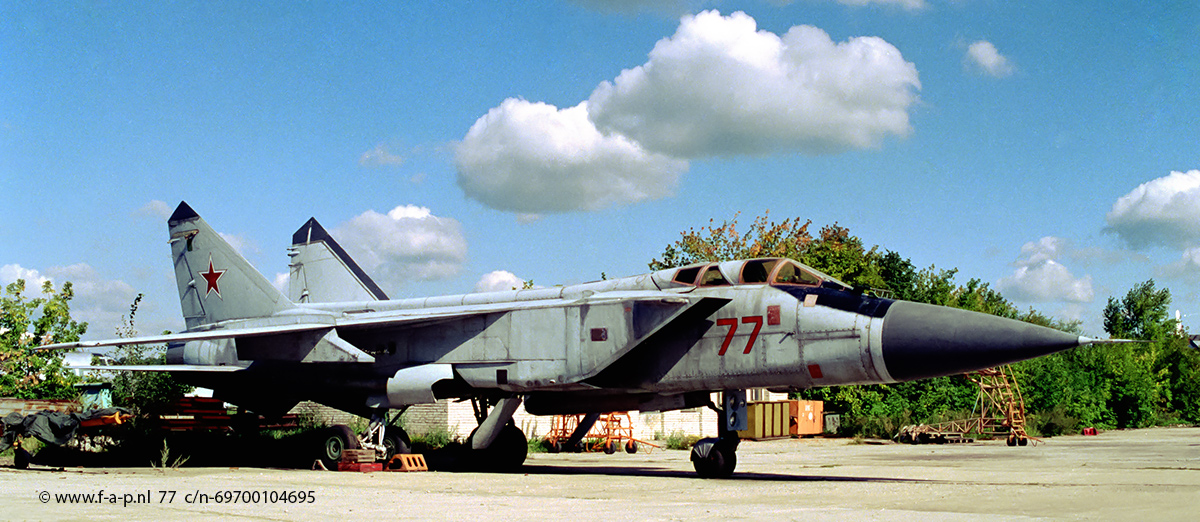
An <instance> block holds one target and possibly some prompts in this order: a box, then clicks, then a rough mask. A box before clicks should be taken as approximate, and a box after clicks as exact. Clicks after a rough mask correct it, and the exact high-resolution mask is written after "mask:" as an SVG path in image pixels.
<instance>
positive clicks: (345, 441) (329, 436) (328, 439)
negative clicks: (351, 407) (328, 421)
mask: <svg viewBox="0 0 1200 522" xmlns="http://www.w3.org/2000/svg"><path fill="white" fill-rule="evenodd" d="M318 447H319V448H320V454H319V456H318V458H319V459H321V463H322V464H324V465H325V468H326V469H332V470H336V469H337V465H338V462H340V461H341V460H342V451H343V450H348V449H358V448H359V445H358V436H357V435H355V434H354V430H352V429H350V427H349V426H346V425H344V424H338V425H337V426H331V427H330V428H328V429H325V430H322V431H321V438H320V445H319V446H318Z"/></svg>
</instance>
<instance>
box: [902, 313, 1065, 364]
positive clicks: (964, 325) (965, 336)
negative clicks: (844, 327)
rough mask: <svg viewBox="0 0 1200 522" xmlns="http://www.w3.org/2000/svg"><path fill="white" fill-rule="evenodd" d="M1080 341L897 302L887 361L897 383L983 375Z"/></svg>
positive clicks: (973, 315) (978, 315) (972, 315)
mask: <svg viewBox="0 0 1200 522" xmlns="http://www.w3.org/2000/svg"><path fill="white" fill-rule="evenodd" d="M1079 344H1080V342H1079V336H1077V335H1072V334H1069V333H1066V332H1062V331H1059V330H1055V329H1053V328H1046V327H1043V326H1037V325H1034V324H1029V323H1026V322H1022V321H1016V320H1013V319H1005V318H1003V317H997V316H994V315H989V314H983V313H979V312H970V311H967V310H959V309H957V308H948V307H944V306H934V305H928V304H923V303H912V302H908V301H896V302H895V303H893V304H892V306H891V308H890V309H888V312H887V315H885V316H884V320H883V338H882V349H883V360H884V363H885V364H886V365H887V370H888V373H890V374H891V376H892V378H893V379H896V380H897V381H909V380H914V379H924V378H927V377H937V376H941V375H955V374H959V373H965V372H969V371H974V370H982V369H984V368H991V367H994V366H1000V365H1003V364H1009V363H1013V362H1016V361H1021V360H1024V359H1031V358H1034V357H1037V356H1040V355H1046V354H1050V353H1054V352H1057V351H1061V350H1065V349H1067V348H1072V347H1075V346H1078V345H1079Z"/></svg>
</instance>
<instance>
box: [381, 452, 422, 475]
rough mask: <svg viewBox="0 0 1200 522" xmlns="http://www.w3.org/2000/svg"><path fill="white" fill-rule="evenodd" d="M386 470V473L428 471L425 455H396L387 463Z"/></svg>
mask: <svg viewBox="0 0 1200 522" xmlns="http://www.w3.org/2000/svg"><path fill="white" fill-rule="evenodd" d="M386 468H387V470H388V471H429V466H428V465H427V464H425V455H421V454H418V453H400V454H396V455H394V456H393V457H392V460H389V461H388V464H387V466H386Z"/></svg>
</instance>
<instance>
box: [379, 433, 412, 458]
mask: <svg viewBox="0 0 1200 522" xmlns="http://www.w3.org/2000/svg"><path fill="white" fill-rule="evenodd" d="M383 448H384V462H391V460H392V457H394V456H396V455H406V454H409V453H412V439H409V438H408V433H407V432H405V431H404V430H403V429H400V428H399V427H395V426H393V427H392V428H390V429H388V433H387V435H385V436H384V437H383Z"/></svg>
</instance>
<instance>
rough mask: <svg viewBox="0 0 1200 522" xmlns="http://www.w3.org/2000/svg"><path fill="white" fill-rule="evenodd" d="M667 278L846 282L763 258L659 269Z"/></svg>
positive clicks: (701, 282)
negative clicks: (672, 270) (672, 269)
mask: <svg viewBox="0 0 1200 522" xmlns="http://www.w3.org/2000/svg"><path fill="white" fill-rule="evenodd" d="M661 274H662V275H664V276H668V275H669V277H670V278H671V279H670V281H671V282H672V283H674V284H675V285H688V286H728V285H731V284H733V285H753V284H770V285H800V286H822V285H823V284H825V283H830V284H833V285H836V286H840V287H843V288H847V289H848V288H850V286H849V285H847V284H846V283H843V282H841V281H838V280H837V279H834V278H833V277H830V276H828V275H826V274H823V273H821V271H819V270H817V269H815V268H812V267H810V266H806V265H803V264H800V263H797V262H795V261H793V260H791V259H782V258H775V257H772V258H764V259H749V260H742V261H726V262H715V263H701V264H694V265H688V266H685V267H681V268H678V269H676V270H675V272H674V274H671V273H670V271H669V270H665V271H663V272H661Z"/></svg>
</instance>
